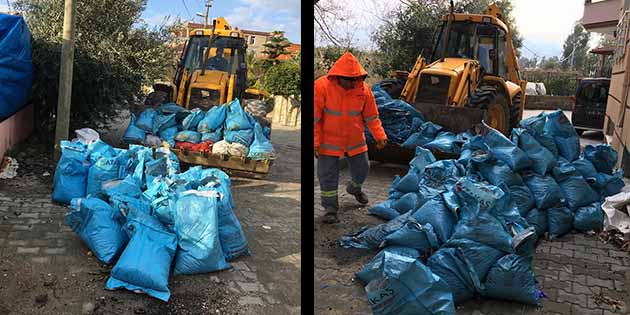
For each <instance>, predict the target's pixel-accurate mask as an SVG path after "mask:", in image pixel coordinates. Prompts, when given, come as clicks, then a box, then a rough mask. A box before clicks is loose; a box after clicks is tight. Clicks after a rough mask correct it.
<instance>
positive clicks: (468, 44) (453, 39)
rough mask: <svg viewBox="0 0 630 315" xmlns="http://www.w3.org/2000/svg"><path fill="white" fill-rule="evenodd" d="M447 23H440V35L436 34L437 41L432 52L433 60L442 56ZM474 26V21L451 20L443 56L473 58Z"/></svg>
mask: <svg viewBox="0 0 630 315" xmlns="http://www.w3.org/2000/svg"><path fill="white" fill-rule="evenodd" d="M447 24H448V23H447V22H445V23H444V24H443V25H442V30H441V31H440V36H438V42H437V44H436V48H435V49H434V52H433V58H432V60H433V61H435V60H438V59H439V58H440V57H442V55H441V54H442V47H444V36H445V33H446V28H447ZM475 27H476V25H475V24H474V23H469V22H453V23H452V25H451V32H450V34H449V37H448V45H447V49H446V55H445V57H454V58H473V51H474V49H473V46H474V44H475V43H474V36H475Z"/></svg>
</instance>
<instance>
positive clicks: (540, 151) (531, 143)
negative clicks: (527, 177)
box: [512, 129, 556, 175]
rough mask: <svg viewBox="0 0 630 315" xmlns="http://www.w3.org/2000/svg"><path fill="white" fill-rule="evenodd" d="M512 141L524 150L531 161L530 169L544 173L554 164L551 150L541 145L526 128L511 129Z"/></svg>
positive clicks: (540, 173) (554, 160)
mask: <svg viewBox="0 0 630 315" xmlns="http://www.w3.org/2000/svg"><path fill="white" fill-rule="evenodd" d="M512 141H514V143H515V144H516V145H518V147H519V148H521V149H522V150H523V151H525V154H527V157H528V158H529V159H530V160H531V161H532V164H531V169H532V170H534V172H536V173H538V174H539V175H545V174H546V173H547V172H549V171H551V169H552V168H553V167H554V166H555V165H556V158H555V157H554V156H553V153H551V151H549V150H547V148H545V147H544V146H542V145H541V144H540V143H538V141H536V138H534V137H533V136H532V135H530V134H529V132H528V131H527V130H523V129H513V130H512Z"/></svg>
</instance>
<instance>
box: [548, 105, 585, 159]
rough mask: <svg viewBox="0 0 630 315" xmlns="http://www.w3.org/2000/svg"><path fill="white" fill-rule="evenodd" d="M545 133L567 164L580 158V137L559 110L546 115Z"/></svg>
mask: <svg viewBox="0 0 630 315" xmlns="http://www.w3.org/2000/svg"><path fill="white" fill-rule="evenodd" d="M545 132H546V133H548V134H550V135H551V136H552V137H553V140H554V142H555V143H556V146H557V147H558V153H559V154H560V155H561V156H562V157H564V158H565V159H567V160H569V162H571V161H573V160H575V159H577V158H578V157H580V137H579V136H578V134H577V132H576V131H575V128H573V125H571V122H570V121H569V119H568V118H567V116H565V115H564V113H563V112H562V111H561V110H557V111H555V112H553V113H549V114H548V115H547V122H546V123H545Z"/></svg>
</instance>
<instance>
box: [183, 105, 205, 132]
mask: <svg viewBox="0 0 630 315" xmlns="http://www.w3.org/2000/svg"><path fill="white" fill-rule="evenodd" d="M205 114H206V113H204V112H203V110H201V109H199V108H195V109H193V110H191V111H190V113H188V116H186V118H184V120H183V121H182V128H183V129H184V130H193V131H197V126H199V122H200V121H201V120H202V119H203V118H204V116H205Z"/></svg>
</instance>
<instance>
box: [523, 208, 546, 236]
mask: <svg viewBox="0 0 630 315" xmlns="http://www.w3.org/2000/svg"><path fill="white" fill-rule="evenodd" d="M525 219H526V220H527V223H529V225H531V226H533V227H534V228H535V229H536V235H538V237H540V236H542V235H543V234H545V232H547V231H548V230H549V224H548V222H547V211H545V210H539V209H537V208H534V209H532V210H530V211H529V212H528V213H527V216H526V217H525Z"/></svg>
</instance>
